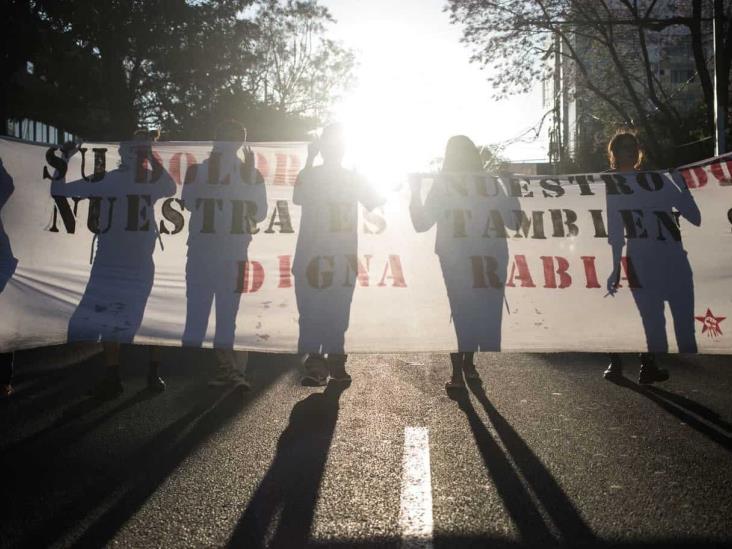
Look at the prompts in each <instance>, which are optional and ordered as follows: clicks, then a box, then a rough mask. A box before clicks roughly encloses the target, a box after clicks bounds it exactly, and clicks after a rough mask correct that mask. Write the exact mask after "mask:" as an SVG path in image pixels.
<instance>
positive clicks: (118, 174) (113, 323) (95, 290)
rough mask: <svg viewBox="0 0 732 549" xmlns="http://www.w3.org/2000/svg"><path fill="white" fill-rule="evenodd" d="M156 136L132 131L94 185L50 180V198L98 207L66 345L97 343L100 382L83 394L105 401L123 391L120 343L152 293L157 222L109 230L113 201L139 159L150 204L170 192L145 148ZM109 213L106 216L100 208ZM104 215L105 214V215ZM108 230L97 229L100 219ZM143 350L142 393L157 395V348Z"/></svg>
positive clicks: (67, 152)
mask: <svg viewBox="0 0 732 549" xmlns="http://www.w3.org/2000/svg"><path fill="white" fill-rule="evenodd" d="M158 137H159V133H158V132H157V131H156V130H155V131H150V130H146V129H140V130H137V131H135V132H134V134H133V136H132V141H131V142H125V143H120V147H119V154H120V165H119V167H118V168H117V169H115V170H112V171H110V172H107V173H106V174H105V176H104V179H102V180H101V181H98V182H96V183H95V182H94V181H93V180H86V179H80V180H78V181H72V182H70V183H66V182H65V181H63V178H56V176H54V179H53V180H52V183H51V193H52V194H53V195H54V196H56V195H60V196H82V197H86V198H90V199H95V201H96V204H97V206H96V207H97V208H98V212H97V214H98V223H99V224H100V227H99V232H98V233H97V234H95V237H94V240H93V244H92V245H94V243H96V253H94V255H93V261H92V269H91V273H90V276H89V280H88V282H87V286H86V288H85V290H84V295H83V296H82V299H81V301H80V303H79V305H78V307H77V309H76V310H75V311H74V314H73V315H72V317H71V319H70V320H69V326H68V337H69V341H73V340H77V341H101V343H102V350H103V355H104V362H105V368H104V370H105V372H104V375H103V376H102V378H101V379H100V380H99V381H97V382H96V383H95V385H94V386H93V387H92V388H91V389H90V390H89V395H90V396H92V397H94V398H98V399H101V400H108V399H113V398H116V397H118V396H119V395H120V394H122V392H123V390H124V387H123V385H122V381H121V378H120V374H119V369H120V347H121V346H120V342H126V343H131V342H132V340H133V338H134V336H135V333H136V331H137V329H138V328H139V326H140V324H141V322H142V317H143V314H144V311H145V307H146V304H147V299H148V297H149V294H150V290H151V288H152V284H153V279H154V272H155V265H154V262H153V259H152V254H153V252H154V249H155V243H156V240H159V238H160V237H159V234H158V233H157V223H155V221H154V220H152V221H151V222H150V227H152V230H141V231H126V230H125V227H124V226H121V225H115V224H114V220H115V218H114V217H113V216H112V215H111V208H113V202H114V201H115V200H117V199H118V198H119V197H120V196H123V195H125V194H129V193H131V192H132V191H134V190H135V188H136V185H137V183H136V177H137V175H135V170H136V167H137V162H139V158H140V155H142V156H143V157H144V158H145V160H146V163H149V166H150V168H151V169H150V170H147V169H145V172H146V175H145V180H147V179H148V177H149V178H152V177H153V175H152V174H153V173H156V172H157V173H158V174H159V176H158V177H157V178H155V179H154V181H153V183H152V184H151V186H150V187H146V190H148V192H150V191H151V190H152V191H154V192H150V194H149V196H150V198H151V199H152V201H153V203H154V201H157V200H158V199H160V198H163V197H166V196H171V195H173V194H174V193H175V190H176V188H175V183H174V182H173V180H172V178H171V177H170V175H169V174H168V173H167V172H166V171H165V170H164V169H163V168H162V166H161V165H160V163H159V162H158V160H157V159H156V158H155V155H154V154H153V153H152V147H151V144H152V142H154V141H157V139H158ZM77 150H78V145H77V144H75V143H65V144H64V145H63V146H62V148H61V152H62V154H64V156H65V157H66V158H70V157H71V156H72V155H73V154H74V153H76V151H77ZM106 208H109V210H108V211H107V212H105V211H103V210H104V209H106ZM105 213H108V214H109V215H108V216H107V215H105ZM105 219H106V220H107V224H108V226H107V227H106V228H105V229H101V223H102V220H105ZM148 349H149V364H148V374H147V386H148V389H149V390H151V391H153V392H156V393H159V392H162V391H164V390H165V382H164V381H163V380H162V378H161V377H160V375H159V366H160V360H159V355H158V349H157V348H156V347H154V346H150V347H148Z"/></svg>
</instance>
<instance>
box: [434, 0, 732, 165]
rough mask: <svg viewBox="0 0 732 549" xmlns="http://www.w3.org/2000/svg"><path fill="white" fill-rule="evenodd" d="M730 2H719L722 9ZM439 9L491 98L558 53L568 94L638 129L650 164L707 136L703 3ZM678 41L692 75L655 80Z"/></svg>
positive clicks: (468, 1) (467, 3)
mask: <svg viewBox="0 0 732 549" xmlns="http://www.w3.org/2000/svg"><path fill="white" fill-rule="evenodd" d="M731 8H732V2H730V1H728V2H727V3H726V10H727V12H728V14H729V13H730V11H732V10H731ZM448 9H449V10H450V13H451V20H452V21H453V22H454V23H459V24H462V25H464V31H463V41H464V42H466V43H467V44H469V45H470V46H471V47H472V49H473V55H472V60H473V61H475V62H477V63H479V64H481V65H482V66H484V67H485V68H487V69H488V70H489V80H490V81H491V82H492V83H493V86H494V90H495V95H496V97H498V98H500V97H506V96H507V95H511V94H514V93H521V92H525V91H528V90H529V89H531V88H532V87H533V86H534V84H535V83H536V82H538V81H541V80H542V79H546V78H549V77H551V76H552V73H553V71H554V70H555V68H554V66H553V65H552V64H550V63H548V62H547V59H548V58H553V57H554V56H558V57H559V58H560V59H561V60H562V65H561V66H562V67H563V68H564V70H567V71H569V72H571V73H572V74H570V77H571V78H572V80H573V81H574V83H575V86H576V90H575V93H576V94H577V95H583V94H584V95H587V94H586V93H585V92H589V94H591V95H592V96H594V97H595V98H596V100H599V102H601V103H602V104H604V105H605V106H607V110H608V112H609V114H610V117H609V118H608V119H606V125H616V124H625V125H633V126H637V127H639V128H640V129H642V131H643V133H644V140H645V142H646V145H647V147H648V149H649V150H648V152H649V153H650V156H651V157H652V158H653V159H654V160H656V162H658V163H665V162H669V161H674V160H677V159H678V157H677V155H676V153H675V152H674V148H678V147H679V146H680V145H682V144H683V143H686V142H688V141H690V140H694V139H698V138H700V137H705V136H711V135H712V132H713V112H714V97H713V96H714V94H713V88H712V84H711V77H710V70H711V67H710V59H709V57H710V55H709V54H710V46H711V45H710V37H711V30H710V29H711V19H710V17H711V13H710V11H711V5H710V3H709V2H703V1H702V0H691V1H688V0H687V1H682V0H663V1H659V0H449V8H448ZM679 29H681V30H682V32H677V31H678V30H679ZM722 32H723V33H724V41H725V61H724V68H723V71H722V72H721V73H720V75H719V77H720V78H722V79H723V81H724V82H726V84H727V85H726V89H729V83H730V59H731V58H732V31H731V30H730V22H729V17H728V19H727V22H726V24H725V26H724V28H723V30H722ZM686 46H688V47H689V48H690V49H691V50H692V52H693V59H694V64H695V69H696V72H695V74H692V75H690V76H689V78H688V79H687V80H686V81H684V82H670V81H668V79H664V78H661V76H660V74H659V63H660V62H661V61H662V58H663V56H664V55H665V54H666V53H665V52H666V51H668V50H669V48H674V47H686ZM688 89H696V90H697V91H698V92H699V96H700V97H702V104H703V109H702V111H701V113H700V112H699V110H698V109H695V108H688V107H687V106H686V104H687V103H688V101H689V97H690V96H689V94H688V93H685V91H684V90H686V91H688ZM727 105H728V103H727V102H725V109H727ZM700 114H701V115H702V116H701V120H700V116H699V115H700ZM700 128H701V129H702V131H701V132H699V129H700Z"/></svg>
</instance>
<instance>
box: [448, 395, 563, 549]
mask: <svg viewBox="0 0 732 549" xmlns="http://www.w3.org/2000/svg"><path fill="white" fill-rule="evenodd" d="M449 396H450V398H452V399H453V400H455V401H456V402H457V404H458V406H459V407H460V410H462V412H463V413H464V414H465V417H466V418H467V420H468V424H469V425H470V430H471V431H472V432H473V437H474V438H475V443H476V444H477V446H478V451H479V452H480V455H481V457H482V458H483V462H484V464H485V466H486V469H487V470H488V473H489V474H490V477H491V479H492V480H493V483H494V485H495V487H496V491H497V492H498V495H499V496H500V497H501V500H502V501H503V503H504V505H505V506H506V511H507V512H508V514H509V515H510V516H511V519H512V521H513V523H514V524H515V525H516V528H517V529H518V531H519V535H520V536H521V538H522V539H523V540H524V541H526V542H527V543H531V544H539V545H542V544H545V545H551V544H552V543H553V542H554V537H553V536H552V534H551V531H550V530H549V528H548V527H547V525H546V524H545V523H544V520H543V518H542V516H541V513H540V512H539V510H538V509H537V508H536V505H535V504H534V502H533V501H532V499H531V494H529V492H528V491H527V490H526V488H525V487H524V485H523V484H522V482H521V479H520V478H519V476H518V474H517V473H516V471H515V470H514V469H513V466H512V465H511V462H510V461H509V460H508V458H507V456H506V454H505V453H504V452H503V450H502V449H501V447H500V446H499V445H498V443H497V442H496V441H495V440H494V439H493V436H492V435H491V433H490V431H488V428H487V427H486V425H485V424H484V423H483V420H481V418H480V416H479V415H478V413H477V412H476V411H475V408H474V407H473V403H472V402H471V400H470V396H469V395H468V393H467V391H454V392H450V393H449Z"/></svg>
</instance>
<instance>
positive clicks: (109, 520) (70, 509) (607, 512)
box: [0, 348, 732, 547]
mask: <svg viewBox="0 0 732 549" xmlns="http://www.w3.org/2000/svg"><path fill="white" fill-rule="evenodd" d="M162 355H163V368H162V370H163V374H164V376H165V378H166V381H167V383H168V390H167V391H166V392H165V393H163V394H161V395H157V396H153V395H150V394H148V393H147V392H146V391H145V390H144V374H145V369H146V353H145V352H144V350H142V349H139V348H125V349H124V350H123V354H122V359H123V362H124V364H123V376H124V378H125V383H126V389H125V392H124V394H123V395H122V396H121V397H120V398H118V399H117V400H114V401H111V402H106V403H100V402H97V401H94V400H89V399H87V398H86V397H85V391H86V389H87V388H88V387H89V385H90V384H91V383H92V382H93V381H94V379H95V378H96V376H98V375H99V373H100V372H101V356H99V355H97V356H94V357H92V358H90V359H87V360H85V361H84V362H81V363H79V364H74V365H67V366H58V365H53V364H42V365H35V366H31V365H28V364H25V363H24V357H23V356H21V357H20V358H19V362H20V365H19V366H18V368H17V389H18V391H17V394H16V395H15V397H14V398H13V399H12V401H11V402H6V403H4V404H3V405H2V406H1V407H0V448H1V449H0V464H1V465H2V469H0V470H2V472H3V478H2V479H1V480H0V487H1V488H0V493H2V500H3V508H4V511H3V512H2V522H1V523H0V524H1V525H0V545H2V546H3V547H23V546H25V547H45V546H73V545H75V546H80V547H86V546H88V547H95V546H104V545H109V546H113V547H219V546H227V545H230V546H236V547H258V546H265V545H269V546H273V547H301V546H305V545H309V546H316V547H330V546H333V547H353V546H355V547H372V546H385V547H400V546H408V547H412V546H424V547H429V546H435V547H463V546H475V547H551V546H563V545H567V546H590V547H592V546H598V547H610V546H618V547H668V546H670V545H675V546H683V547H698V546H700V545H701V546H705V547H716V546H725V545H728V544H730V545H732V518H731V517H732V468H731V465H732V454H731V452H732V396H731V394H732V363H730V360H729V359H728V358H727V357H714V356H697V357H680V356H670V357H667V358H666V359H664V365H665V366H667V367H668V368H669V370H670V371H671V374H672V378H671V380H670V381H668V382H666V383H663V384H660V385H659V386H658V387H657V388H651V389H641V388H639V387H638V386H637V385H635V383H634V382H633V379H634V378H635V376H636V375H637V366H636V365H635V364H633V362H634V361H633V360H632V359H631V358H628V359H627V360H626V364H627V368H626V370H627V372H626V375H627V378H628V382H627V383H625V384H622V385H615V384H612V383H609V382H607V381H605V380H603V379H602V376H601V373H602V370H603V369H604V367H605V362H606V360H605V358H604V357H603V356H602V355H600V354H556V355H549V354H531V355H529V354H481V355H479V357H478V369H479V371H480V373H481V375H482V377H483V379H484V385H483V388H482V389H480V388H474V390H473V391H471V392H470V393H469V396H466V397H464V398H457V399H450V398H448V396H447V395H446V394H445V391H444V387H443V384H444V381H445V380H446V378H447V375H448V360H447V357H446V356H444V355H426V354H425V355H361V356H356V355H353V356H351V357H350V358H349V363H348V368H349V370H350V371H351V373H352V375H353V378H354V380H353V384H352V385H351V387H350V388H347V389H345V390H340V389H339V388H338V387H335V386H331V387H329V388H328V389H327V390H325V391H324V390H323V389H310V388H305V387H301V386H300V385H299V367H300V365H299V361H298V360H297V359H296V357H293V356H285V355H253V357H252V360H251V373H252V377H253V379H254V388H253V390H252V391H250V392H248V393H247V392H245V391H243V390H242V389H241V388H236V387H219V388H210V387H208V386H207V380H208V379H210V377H211V376H212V374H213V369H214V367H213V357H212V355H211V353H209V352H206V351H203V350H196V351H191V350H181V349H164V350H163V351H162ZM25 362H27V361H25ZM411 428H418V429H420V428H421V429H420V430H419V432H421V433H426V435H427V436H428V444H426V445H425V446H424V448H422V450H423V453H422V454H419V455H417V457H416V461H415V459H412V460H411V461H409V460H408V459H407V454H409V452H406V453H405V444H407V446H409V444H408V441H407V439H408V438H409V435H407V434H405V430H407V431H408V430H409V429H411ZM415 451H416V450H415ZM415 455H416V454H415ZM413 457H414V456H413ZM420 460H421V461H420ZM415 464H416V465H415ZM420 464H421V465H420ZM425 464H426V466H427V469H425V468H424V467H425ZM420 467H421V469H420ZM420 471H421V473H420ZM420 474H422V478H423V481H424V483H423V485H421V488H420V489H421V490H422V492H418V493H419V494H420V495H419V497H416V498H412V500H410V499H409V498H408V497H405V495H404V494H405V490H408V489H409V486H408V485H409V482H406V483H405V480H404V479H405V478H412V477H414V475H417V476H419V475H420ZM410 475H411V476H410ZM405 486H407V487H406V488H405ZM429 498H431V505H429ZM410 502H411V503H410ZM425 502H427V504H426V505H425ZM405 505H407V506H409V505H412V507H414V509H416V511H415V512H416V513H418V514H419V513H422V515H420V516H421V519H419V520H421V521H422V522H421V523H420V525H421V526H420V527H421V528H422V529H423V530H424V529H425V528H426V532H427V534H425V535H424V536H423V537H421V538H414V537H410V536H413V534H410V522H409V520H410V519H409V518H408V516H409V512H408V510H407V512H405ZM429 511H431V513H430V512H429ZM405 513H406V514H405ZM429 515H431V516H429ZM405 517H407V518H405ZM412 519H414V517H412ZM412 526H414V525H413V524H412Z"/></svg>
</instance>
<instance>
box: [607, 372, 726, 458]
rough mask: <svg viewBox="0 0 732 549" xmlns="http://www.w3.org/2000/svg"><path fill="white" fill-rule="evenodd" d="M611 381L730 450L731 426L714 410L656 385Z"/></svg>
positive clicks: (626, 379) (625, 380)
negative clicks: (642, 397) (644, 398)
mask: <svg viewBox="0 0 732 549" xmlns="http://www.w3.org/2000/svg"><path fill="white" fill-rule="evenodd" d="M613 383H615V384H616V385H618V386H620V387H625V388H626V389H630V390H631V391H633V392H635V393H638V394H639V395H642V396H644V397H646V398H647V399H648V400H650V401H651V402H653V403H654V404H656V405H658V406H659V407H660V408H661V409H663V410H665V411H666V412H668V413H669V414H671V415H672V416H674V417H676V418H678V419H680V420H681V421H683V422H684V423H686V424H687V425H688V426H689V427H691V428H692V429H694V430H696V431H697V432H699V433H701V434H702V435H704V436H706V437H707V438H708V439H709V440H712V441H714V442H716V443H717V444H719V445H720V446H721V447H722V448H724V449H726V450H729V451H732V426H730V424H729V423H727V422H726V421H724V420H723V419H722V418H721V417H720V416H719V414H717V413H716V412H715V411H714V410H711V409H709V408H707V407H706V406H704V405H703V404H699V403H698V402H696V401H694V400H692V399H690V398H687V397H685V396H682V395H677V394H675V393H671V392H669V391H666V390H664V389H660V388H658V387H653V386H645V387H644V386H641V385H638V384H637V383H635V382H633V381H631V380H629V379H628V378H625V377H624V378H620V379H619V380H617V381H613ZM700 418H701V419H700ZM702 420H704V421H702ZM707 422H708V423H707Z"/></svg>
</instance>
